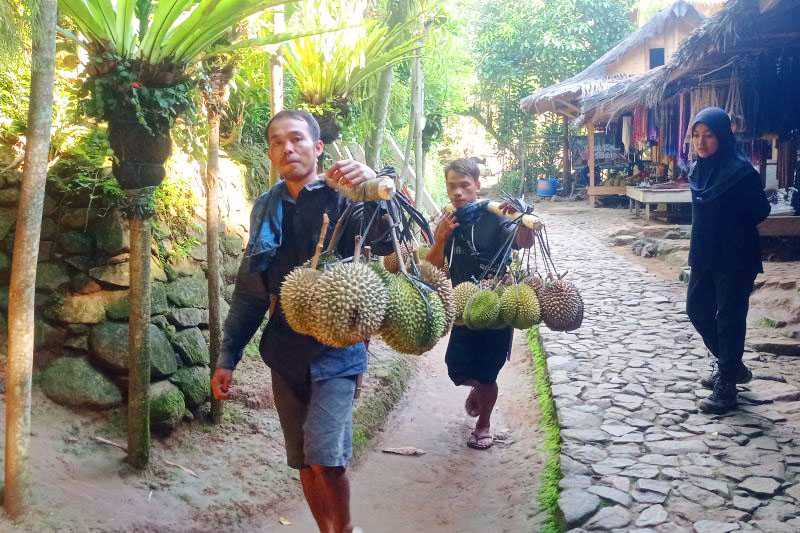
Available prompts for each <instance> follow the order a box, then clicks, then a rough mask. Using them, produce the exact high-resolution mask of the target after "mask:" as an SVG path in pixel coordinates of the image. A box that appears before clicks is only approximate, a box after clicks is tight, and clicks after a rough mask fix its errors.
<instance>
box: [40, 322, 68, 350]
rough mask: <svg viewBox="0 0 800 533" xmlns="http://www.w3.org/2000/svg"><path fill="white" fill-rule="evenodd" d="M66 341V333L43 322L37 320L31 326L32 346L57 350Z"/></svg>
mask: <svg viewBox="0 0 800 533" xmlns="http://www.w3.org/2000/svg"><path fill="white" fill-rule="evenodd" d="M66 340H67V332H66V331H65V330H63V329H61V328H57V327H53V326H51V325H50V324H48V323H47V322H45V321H44V320H37V321H36V322H34V324H33V345H34V347H35V348H36V349H39V348H58V347H60V346H63V345H64V342H65V341H66Z"/></svg>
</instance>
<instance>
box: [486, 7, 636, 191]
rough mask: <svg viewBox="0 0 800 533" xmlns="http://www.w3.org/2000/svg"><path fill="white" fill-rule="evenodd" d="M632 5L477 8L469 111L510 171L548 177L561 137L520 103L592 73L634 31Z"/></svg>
mask: <svg viewBox="0 0 800 533" xmlns="http://www.w3.org/2000/svg"><path fill="white" fill-rule="evenodd" d="M632 3H633V2H632V0H546V1H545V0H523V1H522V2H515V3H509V2H505V1H503V0H485V1H480V2H476V8H477V9H476V13H477V17H476V20H475V22H474V26H473V28H474V29H473V34H474V35H475V39H474V41H473V51H474V55H475V60H476V74H477V77H478V85H477V90H476V93H475V100H474V108H473V109H472V113H473V114H475V115H476V116H478V117H479V119H480V120H482V121H483V123H484V124H485V125H486V126H487V129H489V130H491V131H492V132H493V134H494V135H495V137H496V138H497V141H498V143H499V145H500V146H501V147H503V148H505V149H506V153H507V154H508V156H509V159H510V163H511V165H512V166H515V167H517V168H519V167H520V166H521V165H522V159H523V158H525V159H527V161H526V164H527V168H528V171H529V172H528V174H529V175H534V174H551V173H552V172H553V171H554V170H555V168H556V165H557V155H556V154H557V153H558V144H559V142H560V135H561V134H560V131H559V126H558V124H557V122H556V121H555V120H554V118H553V117H550V118H547V119H545V120H540V121H532V120H531V119H530V117H527V116H525V114H524V113H522V112H521V111H520V110H519V101H520V99H521V98H523V97H525V96H527V95H529V94H530V93H532V92H533V91H535V90H536V89H538V88H541V87H545V86H547V85H550V84H552V83H555V82H557V81H560V80H563V79H565V78H568V77H569V76H571V75H573V74H576V73H577V72H579V71H581V70H582V69H584V68H585V67H587V66H588V65H589V64H590V63H591V62H592V61H594V60H595V59H596V58H597V57H599V56H600V55H602V54H603V53H604V52H606V51H607V50H608V49H610V48H611V47H612V46H614V45H615V44H616V43H617V42H619V41H620V40H622V38H623V37H624V36H625V35H627V34H628V33H629V32H630V31H631V30H632V24H631V21H630V17H629V15H630V12H631V10H630V8H631V6H632Z"/></svg>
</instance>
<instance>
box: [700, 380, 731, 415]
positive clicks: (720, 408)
mask: <svg viewBox="0 0 800 533" xmlns="http://www.w3.org/2000/svg"><path fill="white" fill-rule="evenodd" d="M697 405H698V407H699V408H700V410H701V411H703V412H704V413H711V414H715V415H722V414H725V413H727V412H728V411H730V410H732V409H735V408H736V383H733V382H731V381H722V380H717V382H716V383H714V391H713V392H712V393H711V396H709V397H708V398H706V399H704V400H700V402H699V403H698V404H697Z"/></svg>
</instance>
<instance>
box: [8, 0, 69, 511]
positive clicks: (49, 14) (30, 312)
mask: <svg viewBox="0 0 800 533" xmlns="http://www.w3.org/2000/svg"><path fill="white" fill-rule="evenodd" d="M37 7H38V8H37ZM37 7H35V8H34V9H35V13H34V19H33V50H32V55H31V92H30V107H29V109H28V132H27V144H26V146H25V167H24V172H23V175H22V186H21V188H20V198H19V206H18V211H17V225H16V231H15V234H14V249H13V256H12V260H11V284H10V287H9V295H8V296H9V302H10V305H9V306H8V361H7V367H6V413H5V415H6V428H5V487H4V489H3V504H4V506H5V508H6V512H7V513H8V514H9V516H11V517H12V518H17V517H19V516H21V515H22V514H24V513H25V512H26V511H27V510H28V507H29V505H30V479H29V474H30V473H29V470H28V444H29V442H30V432H31V373H32V371H33V331H34V297H35V288H36V263H37V260H38V256H39V235H40V233H41V226H42V209H43V205H44V188H45V181H46V179H47V159H48V153H49V151H50V125H51V115H52V107H53V81H54V78H55V56H56V11H57V10H56V0H41V1H40V2H39V5H38V6H37Z"/></svg>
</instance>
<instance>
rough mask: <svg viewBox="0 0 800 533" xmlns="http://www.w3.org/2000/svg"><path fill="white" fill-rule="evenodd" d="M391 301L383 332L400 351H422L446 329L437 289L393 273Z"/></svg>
mask: <svg viewBox="0 0 800 533" xmlns="http://www.w3.org/2000/svg"><path fill="white" fill-rule="evenodd" d="M388 293H389V304H388V306H387V308H386V317H385V319H384V321H383V325H382V326H381V330H380V334H381V337H383V340H384V342H386V344H388V345H389V346H390V347H391V348H393V349H395V350H397V351H398V352H401V353H407V354H422V353H425V352H426V351H428V350H430V349H431V348H432V347H433V345H435V344H436V342H437V341H438V340H439V338H441V337H442V336H443V335H444V334H445V331H446V319H445V309H444V304H443V303H442V300H441V298H439V295H438V294H436V292H435V291H426V290H425V289H424V288H420V287H417V286H415V285H414V284H413V283H412V282H411V281H410V280H409V279H408V278H406V277H405V276H402V275H397V276H393V278H392V280H391V281H390V282H389V287H388Z"/></svg>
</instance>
